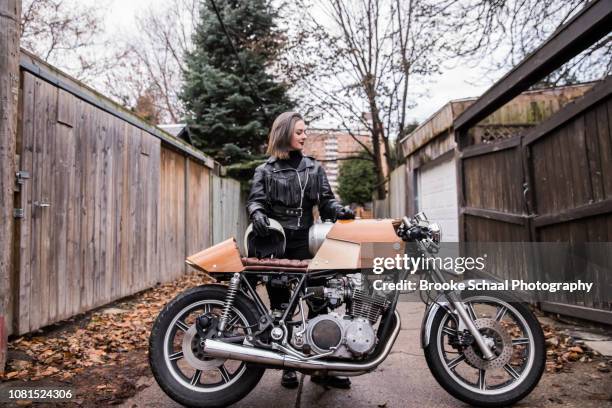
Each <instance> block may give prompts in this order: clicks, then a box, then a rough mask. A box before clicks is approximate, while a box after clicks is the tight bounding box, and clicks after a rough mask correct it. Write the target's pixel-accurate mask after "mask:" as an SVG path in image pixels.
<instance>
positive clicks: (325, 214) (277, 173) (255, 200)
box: [247, 156, 342, 230]
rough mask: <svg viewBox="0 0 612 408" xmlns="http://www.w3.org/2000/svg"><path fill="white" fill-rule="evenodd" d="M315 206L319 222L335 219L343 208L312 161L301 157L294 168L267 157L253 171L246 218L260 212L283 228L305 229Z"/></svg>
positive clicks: (308, 225)
mask: <svg viewBox="0 0 612 408" xmlns="http://www.w3.org/2000/svg"><path fill="white" fill-rule="evenodd" d="M302 189H303V193H302ZM315 205H317V206H318V207H319V213H320V214H321V218H322V219H335V218H336V211H338V210H339V209H340V208H342V205H341V204H340V203H339V202H338V201H337V200H336V199H335V197H334V193H333V192H332V190H331V187H330V186H329V182H328V181H327V176H326V175H325V170H324V169H323V167H322V166H321V164H319V162H317V161H316V160H315V159H314V158H312V157H310V156H304V157H303V158H302V161H301V162H300V165H299V166H298V168H297V169H294V168H293V167H291V166H290V165H289V164H288V163H287V162H285V161H284V160H277V159H276V157H270V158H269V159H268V160H267V161H266V162H265V163H264V164H262V165H260V166H258V167H257V168H256V169H255V176H254V177H253V185H252V186H251V193H250V194H249V198H248V200H247V211H248V214H249V218H251V216H252V215H253V213H254V212H255V211H257V210H261V211H263V212H264V213H265V214H266V215H267V216H268V217H270V218H273V219H275V220H277V221H278V222H279V223H280V224H281V225H282V226H283V228H285V229H292V230H298V229H307V228H310V226H311V225H312V224H313V222H314V220H313V215H312V207H314V206H315ZM300 208H301V210H300Z"/></svg>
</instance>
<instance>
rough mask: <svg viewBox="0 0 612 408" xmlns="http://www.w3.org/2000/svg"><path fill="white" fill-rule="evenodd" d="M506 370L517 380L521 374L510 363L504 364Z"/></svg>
mask: <svg viewBox="0 0 612 408" xmlns="http://www.w3.org/2000/svg"><path fill="white" fill-rule="evenodd" d="M504 370H506V372H507V373H508V374H510V375H511V376H512V378H514V379H515V380H516V379H517V378H519V377H520V376H521V375H520V374H519V373H518V372H517V371H516V370H515V369H514V367H512V366H511V365H510V364H506V365H505V366H504Z"/></svg>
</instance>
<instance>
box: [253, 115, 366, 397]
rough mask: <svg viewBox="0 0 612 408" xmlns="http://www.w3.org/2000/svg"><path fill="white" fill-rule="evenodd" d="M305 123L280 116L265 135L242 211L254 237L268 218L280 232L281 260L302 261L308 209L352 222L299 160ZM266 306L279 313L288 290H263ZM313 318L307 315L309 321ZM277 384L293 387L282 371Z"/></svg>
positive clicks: (290, 375) (315, 168)
mask: <svg viewBox="0 0 612 408" xmlns="http://www.w3.org/2000/svg"><path fill="white" fill-rule="evenodd" d="M306 137H307V136H306V124H305V123H304V119H303V118H302V116H301V115H300V114H299V113H297V112H285V113H282V114H280V115H279V116H278V117H277V118H276V120H275V121H274V123H273V124H272V129H271V130H270V135H269V139H268V151H267V153H268V154H269V155H270V158H269V159H268V160H267V161H266V162H265V163H264V164H262V165H260V166H259V167H257V168H256V169H255V176H254V177H253V185H252V187H251V193H250V195H249V198H248V201H247V211H248V214H249V217H250V219H251V221H252V222H253V229H254V231H255V233H256V234H257V235H259V236H266V235H268V234H269V232H268V226H269V225H270V222H269V220H268V217H270V218H273V219H275V220H277V221H278V222H279V223H280V224H281V225H282V226H283V229H284V231H285V237H286V249H285V258H290V259H308V258H310V253H309V251H308V229H309V228H310V226H311V225H312V224H313V222H314V217H313V214H312V209H313V207H314V206H315V205H316V206H317V207H318V209H319V213H320V214H321V218H322V219H351V218H355V215H354V213H353V211H352V210H350V209H349V208H345V207H343V206H342V205H341V204H340V203H339V202H338V201H337V200H336V199H335V197H334V194H333V192H332V190H331V187H330V186H329V182H328V181H327V176H326V175H325V170H324V169H323V167H322V166H321V165H320V164H319V163H318V162H317V161H316V160H315V159H314V158H312V157H310V156H304V155H303V154H302V150H303V149H304V142H305V141H306ZM267 287H268V295H269V297H270V306H271V308H272V309H273V310H274V309H276V310H279V309H282V304H283V303H285V304H286V303H288V302H289V297H290V293H289V289H288V288H286V287H273V286H272V285H271V284H270V282H269V283H268V285H267ZM311 317H314V316H313V311H312V309H311V313H309V318H311ZM313 381H315V382H319V383H321V382H325V383H326V384H327V385H331V386H337V387H342V388H348V386H350V381H349V380H348V378H338V377H327V378H325V379H323V378H320V377H313ZM281 384H282V385H283V386H285V387H288V388H293V387H297V385H298V380H297V376H296V374H295V371H291V370H285V371H284V372H283V378H282V381H281Z"/></svg>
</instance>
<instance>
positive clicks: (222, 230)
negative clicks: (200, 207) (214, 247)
mask: <svg viewBox="0 0 612 408" xmlns="http://www.w3.org/2000/svg"><path fill="white" fill-rule="evenodd" d="M211 182H212V191H211V194H212V196H213V197H215V201H214V202H213V208H212V217H213V219H215V220H223V222H216V223H214V225H213V229H212V243H213V244H217V243H219V242H221V241H224V240H226V239H227V238H228V237H231V236H233V237H236V240H237V241H238V245H239V246H240V248H241V249H244V248H243V240H242V239H239V237H240V238H242V232H243V231H244V230H246V227H247V225H248V218H247V212H246V193H245V192H244V191H241V189H240V183H239V182H238V181H236V180H232V179H229V178H224V177H218V176H214V175H213V177H212V179H211ZM237 203H239V205H238V207H239V208H240V209H241V210H242V211H236V205H237Z"/></svg>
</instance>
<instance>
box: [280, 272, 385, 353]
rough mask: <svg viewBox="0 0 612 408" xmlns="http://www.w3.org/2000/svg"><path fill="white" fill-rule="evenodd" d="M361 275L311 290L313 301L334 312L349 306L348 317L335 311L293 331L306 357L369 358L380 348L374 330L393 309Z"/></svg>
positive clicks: (293, 339) (298, 345)
mask: <svg viewBox="0 0 612 408" xmlns="http://www.w3.org/2000/svg"><path fill="white" fill-rule="evenodd" d="M366 283H367V281H366V282H364V281H363V280H362V276H361V274H352V275H346V276H343V277H341V278H337V279H330V280H328V281H327V283H326V284H325V286H317V287H309V288H308V289H307V291H306V293H307V297H308V298H309V299H313V300H316V301H318V302H325V304H326V305H327V306H329V307H330V308H331V309H337V308H339V306H341V305H342V304H345V305H346V312H345V313H344V314H341V313H338V312H337V311H332V312H331V313H327V314H323V315H319V316H317V317H315V318H313V319H310V320H308V321H307V322H306V324H305V327H304V325H303V324H302V325H300V326H297V327H296V328H295V329H294V330H293V335H292V339H291V343H292V345H293V346H294V347H295V348H298V349H301V350H302V351H303V352H305V353H306V354H326V355H328V356H330V357H338V358H351V359H354V358H360V357H365V356H367V355H368V354H369V353H371V352H372V351H373V350H374V347H376V343H377V338H376V331H375V329H374V326H375V325H376V324H377V322H378V320H379V318H380V316H381V314H382V313H383V312H384V311H385V310H386V308H387V307H388V306H389V301H388V300H387V299H386V297H384V296H379V295H377V294H373V293H371V290H370V288H368V287H367V285H366Z"/></svg>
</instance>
